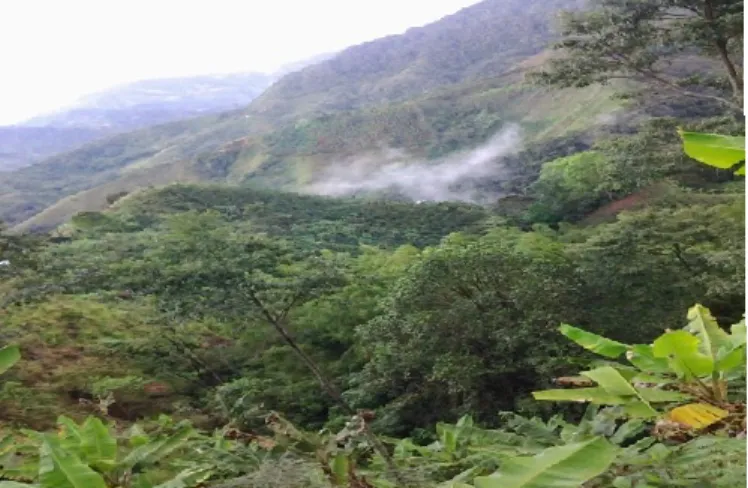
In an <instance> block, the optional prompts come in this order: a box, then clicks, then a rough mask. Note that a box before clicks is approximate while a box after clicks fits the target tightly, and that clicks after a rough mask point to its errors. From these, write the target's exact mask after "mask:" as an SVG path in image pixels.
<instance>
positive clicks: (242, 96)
mask: <svg viewBox="0 0 748 488" xmlns="http://www.w3.org/2000/svg"><path fill="white" fill-rule="evenodd" d="M274 80H275V77H274V76H273V75H268V74H263V73H238V74H230V75H216V76H196V77H192V78H172V79H160V80H145V81H138V82H135V83H130V84H126V85H122V86H118V87H115V88H112V89H109V90H105V91H102V92H99V93H95V94H92V95H89V96H87V97H84V98H83V99H81V100H79V101H78V102H77V103H76V104H75V105H74V106H72V107H69V108H66V109H64V110H60V111H58V112H56V113H52V114H46V115H41V116H38V117H34V118H32V119H29V120H26V121H24V122H22V123H20V124H17V125H13V126H6V127H0V148H1V149H0V169H4V170H11V169H16V168H18V167H21V166H27V165H29V164H32V163H34V162H36V161H38V160H40V159H43V158H45V157H48V156H52V155H53V154H56V153H60V152H64V151H67V150H71V149H73V148H75V147H78V146H80V145H82V144H84V143H87V142H90V141H93V140H95V139H100V138H102V137H106V136H111V135H114V134H118V133H122V132H128V131H132V130H135V129H140V128H144V127H149V126H154V125H158V124H164V123H167V122H173V121H177V120H181V119H185V118H190V117H197V116H200V115H205V114H210V113H218V112H225V111H227V110H232V109H236V108H241V107H244V106H246V105H247V104H248V103H249V102H250V101H252V100H253V99H254V98H255V97H256V96H257V95H259V94H260V93H261V92H262V91H263V90H265V89H266V88H267V87H268V86H270V84H271V83H272V82H273V81H274Z"/></svg>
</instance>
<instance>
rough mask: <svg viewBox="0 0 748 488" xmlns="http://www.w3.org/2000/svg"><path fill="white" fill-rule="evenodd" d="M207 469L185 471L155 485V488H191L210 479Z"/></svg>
mask: <svg viewBox="0 0 748 488" xmlns="http://www.w3.org/2000/svg"><path fill="white" fill-rule="evenodd" d="M210 475H211V472H210V471H209V470H207V469H202V468H196V469H185V470H184V471H182V472H181V473H179V474H178V475H177V476H175V477H174V478H172V479H171V480H169V481H167V482H165V483H161V484H160V485H157V486H156V487H155V488H192V487H193V486H196V485H198V484H200V483H202V482H203V481H205V480H207V479H208V478H210Z"/></svg>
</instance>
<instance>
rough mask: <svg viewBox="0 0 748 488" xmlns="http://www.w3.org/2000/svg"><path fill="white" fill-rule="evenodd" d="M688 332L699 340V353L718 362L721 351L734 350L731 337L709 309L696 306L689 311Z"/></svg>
mask: <svg viewBox="0 0 748 488" xmlns="http://www.w3.org/2000/svg"><path fill="white" fill-rule="evenodd" d="M686 330H687V331H689V332H690V333H692V334H693V335H695V336H696V337H698V338H699V341H700V344H699V351H700V352H701V353H703V354H706V355H707V356H709V357H711V358H712V361H715V362H716V361H717V359H718V358H719V356H720V351H724V350H726V349H728V350H729V349H732V347H731V346H732V343H731V341H730V336H729V335H728V334H727V332H725V331H724V330H722V329H721V328H720V326H719V324H717V320H716V319H715V318H714V317H713V316H712V314H711V312H710V311H709V309H708V308H706V307H704V306H703V305H699V304H696V305H694V306H693V307H691V308H690V309H689V310H688V325H687V326H686Z"/></svg>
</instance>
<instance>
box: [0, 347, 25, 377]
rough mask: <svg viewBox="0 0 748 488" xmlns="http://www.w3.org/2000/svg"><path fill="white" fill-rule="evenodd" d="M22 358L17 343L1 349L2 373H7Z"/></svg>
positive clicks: (0, 372)
mask: <svg viewBox="0 0 748 488" xmlns="http://www.w3.org/2000/svg"><path fill="white" fill-rule="evenodd" d="M19 359H21V351H20V350H19V349H18V346H16V345H10V346H5V347H3V348H2V349H0V374H3V373H5V372H6V371H8V370H9V369H10V368H11V367H13V365H14V364H16V363H17V362H18V360H19Z"/></svg>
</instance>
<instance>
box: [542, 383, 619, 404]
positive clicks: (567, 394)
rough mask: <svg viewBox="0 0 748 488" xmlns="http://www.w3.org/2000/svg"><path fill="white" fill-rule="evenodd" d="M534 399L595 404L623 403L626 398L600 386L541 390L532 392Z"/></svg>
mask: <svg viewBox="0 0 748 488" xmlns="http://www.w3.org/2000/svg"><path fill="white" fill-rule="evenodd" d="M532 396H533V397H534V398H535V399H536V400H543V401H551V402H581V403H594V404H595V405H623V404H624V403H626V401H627V400H626V399H625V398H623V397H621V396H619V395H613V394H610V393H608V392H607V391H605V389H603V388H600V387H595V388H572V389H555V390H541V391H534V392H532Z"/></svg>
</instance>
